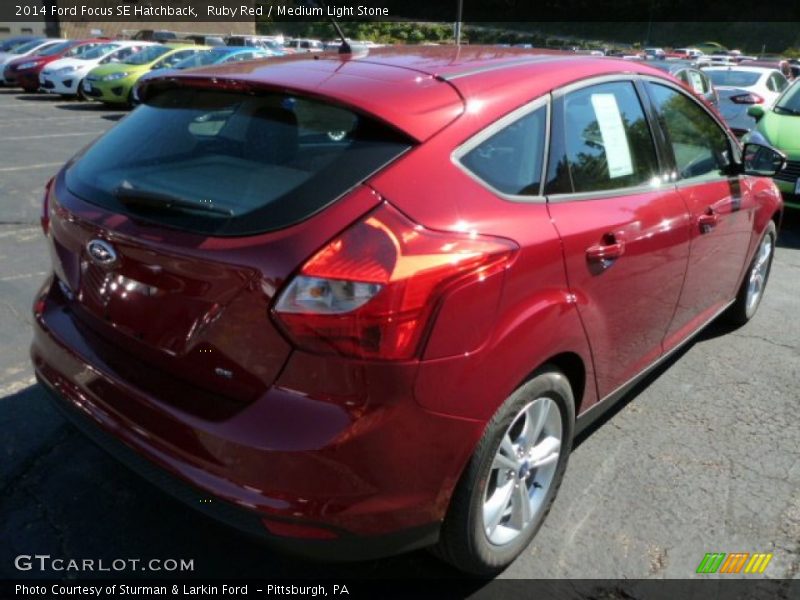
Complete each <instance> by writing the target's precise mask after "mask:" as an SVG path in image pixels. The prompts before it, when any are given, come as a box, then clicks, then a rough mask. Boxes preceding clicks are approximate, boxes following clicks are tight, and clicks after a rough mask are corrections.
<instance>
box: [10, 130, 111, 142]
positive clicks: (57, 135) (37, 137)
mask: <svg viewBox="0 0 800 600" xmlns="http://www.w3.org/2000/svg"><path fill="white" fill-rule="evenodd" d="M105 132H106V131H105V130H104V129H101V130H100V131H78V132H76V133H53V134H50V135H19V136H15V137H6V138H3V140H4V141H6V142H13V141H14V140H43V139H45V138H47V139H49V138H62V137H74V136H77V135H100V134H101V133H105Z"/></svg>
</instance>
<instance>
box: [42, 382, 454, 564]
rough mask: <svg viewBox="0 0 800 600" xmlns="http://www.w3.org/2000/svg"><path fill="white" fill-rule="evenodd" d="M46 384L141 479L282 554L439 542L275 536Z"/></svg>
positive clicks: (398, 548) (412, 535)
mask: <svg viewBox="0 0 800 600" xmlns="http://www.w3.org/2000/svg"><path fill="white" fill-rule="evenodd" d="M40 383H42V384H43V387H44V389H45V390H46V391H47V398H48V399H49V400H50V403H51V404H52V405H53V406H54V407H55V408H56V409H57V410H58V412H59V413H61V414H62V415H63V416H64V417H65V418H66V419H67V420H68V421H69V422H70V423H72V425H74V426H75V427H76V428H77V429H79V430H80V431H81V432H82V433H83V434H84V435H85V436H86V437H88V438H89V439H91V440H92V441H93V442H94V443H95V444H97V445H98V446H99V447H100V448H102V449H103V450H104V451H106V452H108V453H109V454H110V455H111V456H112V457H114V458H115V459H116V460H117V461H119V462H120V463H122V464H124V465H125V466H126V467H128V468H129V469H130V470H132V471H133V472H135V473H136V474H137V475H139V476H140V477H142V478H143V479H146V480H148V481H149V482H150V483H152V484H153V485H155V486H156V487H158V488H159V489H161V490H162V491H164V492H166V493H167V494H169V495H170V496H172V497H173V498H175V499H177V500H179V501H181V502H183V503H184V504H185V505H187V506H189V507H191V508H193V509H195V510H197V511H199V512H201V513H203V514H205V515H206V516H208V517H211V518H212V519H215V520H216V521H219V522H221V523H223V524H225V525H227V526H228V527H231V528H234V529H237V530H238V531H240V532H242V533H244V534H246V535H248V536H251V537H253V538H256V539H259V540H261V541H263V542H265V543H266V544H268V545H270V546H274V547H275V548H278V549H280V550H283V551H286V552H290V553H293V554H301V555H304V556H310V557H314V558H318V559H325V560H338V561H341V560H367V559H371V558H377V557H381V556H388V555H392V554H399V553H402V552H407V551H410V550H414V549H417V548H422V547H425V546H429V545H432V544H435V543H436V541H437V540H438V539H439V523H431V524H429V525H427V526H420V527H414V528H411V529H407V530H403V531H397V532H393V533H391V534H385V535H381V536H369V537H363V536H354V535H350V534H348V533H347V532H340V534H341V537H339V538H337V539H332V540H308V539H306V540H296V539H291V538H287V537H279V536H275V535H271V534H270V533H269V532H268V531H267V529H266V528H265V527H264V524H263V523H262V521H261V519H260V518H259V515H258V514H256V513H254V512H252V511H250V510H247V509H244V508H242V507H240V506H236V505H235V504H232V503H230V502H226V501H223V500H219V499H213V500H212V501H209V495H208V494H207V493H204V492H203V491H202V490H200V489H198V488H195V487H193V486H192V485H190V484H188V483H187V482H185V481H183V480H181V479H179V478H178V477H175V476H174V475H172V474H170V473H169V472H167V471H165V470H164V469H161V468H159V467H158V466H156V465H155V464H154V463H152V462H150V461H149V460H147V459H146V458H144V457H143V456H142V455H141V454H139V453H137V452H135V451H134V450H132V449H131V448H129V447H128V446H126V445H125V444H123V443H122V442H121V441H120V440H119V439H118V438H116V437H114V436H113V435H111V434H109V433H108V432H106V431H105V430H103V429H102V428H100V427H98V425H97V423H95V422H94V421H93V420H92V419H91V418H90V417H88V416H87V415H85V414H83V413H82V412H81V411H80V410H79V409H77V408H76V407H75V405H74V404H73V403H71V402H70V401H68V400H67V399H66V398H65V397H64V396H62V395H61V394H59V393H58V392H56V391H55V390H53V389H52V388H51V387H50V386H49V385H48V384H47V383H46V382H43V381H42V380H41V379H40Z"/></svg>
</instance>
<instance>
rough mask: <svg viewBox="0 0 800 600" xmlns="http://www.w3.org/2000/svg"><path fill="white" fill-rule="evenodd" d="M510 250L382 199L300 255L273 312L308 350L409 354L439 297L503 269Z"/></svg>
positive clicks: (388, 356) (390, 356) (386, 356)
mask: <svg viewBox="0 0 800 600" xmlns="http://www.w3.org/2000/svg"><path fill="white" fill-rule="evenodd" d="M516 249H517V246H516V244H514V243H513V242H511V241H510V240H507V239H503V238H495V237H488V236H483V235H478V234H477V233H460V232H440V231H432V230H429V229H425V228H423V227H422V226H421V225H418V224H416V223H414V222H413V221H411V220H410V219H409V218H408V217H406V216H405V215H403V214H402V213H401V212H399V211H398V210H397V209H395V208H394V207H392V206H391V205H389V204H383V205H381V206H380V207H378V208H377V209H376V210H374V211H373V212H372V213H370V214H369V215H367V216H366V217H364V218H363V219H362V220H360V221H359V222H357V223H356V224H355V225H353V226H352V227H350V228H349V229H348V230H346V231H345V232H344V233H342V234H341V235H340V236H339V237H337V238H335V239H334V240H333V241H332V242H330V243H329V244H327V245H326V246H325V247H324V248H322V249H321V250H319V251H318V252H317V253H316V254H315V255H314V256H313V257H312V258H311V259H310V260H308V262H306V263H305V265H304V266H303V267H302V269H301V270H300V273H299V274H298V275H297V276H296V277H294V278H293V279H292V280H290V282H289V283H288V285H287V286H286V287H285V288H284V290H283V291H282V292H281V294H280V295H279V296H278V299H277V301H276V303H275V306H274V309H273V314H274V316H275V318H276V320H277V321H278V323H279V325H280V326H281V327H282V328H283V330H284V331H285V332H286V334H287V335H288V336H289V337H290V338H291V339H292V341H293V342H294V343H295V345H297V346H298V347H299V348H302V349H304V350H308V351H310V352H317V353H336V354H342V355H345V356H353V357H357V358H368V359H379V360H380V359H382V360H403V359H409V358H412V357H413V356H415V355H416V354H417V352H418V350H419V348H420V345H421V342H422V341H423V338H424V337H425V333H426V331H427V328H428V325H429V323H430V321H431V320H432V319H431V317H432V316H433V314H434V312H435V311H436V307H437V305H438V303H439V301H440V300H441V298H442V297H443V296H444V295H445V294H447V292H448V291H449V290H452V289H454V288H455V287H458V286H461V285H464V284H467V283H469V282H470V281H476V282H477V281H481V280H483V279H485V278H486V277H488V276H489V275H492V274H493V273H496V272H498V271H500V270H502V269H504V268H505V267H506V266H508V265H509V264H510V261H511V258H512V257H513V256H514V254H515V252H516Z"/></svg>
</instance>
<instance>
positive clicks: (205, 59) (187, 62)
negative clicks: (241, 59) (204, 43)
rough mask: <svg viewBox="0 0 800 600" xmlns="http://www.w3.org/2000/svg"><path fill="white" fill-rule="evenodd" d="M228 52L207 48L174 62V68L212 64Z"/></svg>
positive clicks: (228, 52)
mask: <svg viewBox="0 0 800 600" xmlns="http://www.w3.org/2000/svg"><path fill="white" fill-rule="evenodd" d="M229 54H230V51H229V50H207V51H205V52H198V53H197V54H192V56H190V57H188V58H184V59H183V60H181V61H179V62H177V63H175V67H174V68H176V69H191V68H194V67H203V66H205V65H213V64H214V63H216V62H218V61H220V60H222V59H223V58H225V57H226V56H228V55H229Z"/></svg>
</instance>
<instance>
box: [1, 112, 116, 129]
mask: <svg viewBox="0 0 800 600" xmlns="http://www.w3.org/2000/svg"><path fill="white" fill-rule="evenodd" d="M103 114H104V115H105V114H114V113H112V112H109V113H103ZM97 117H98V115H74V116H70V115H65V116H63V117H20V118H18V119H16V118H14V117H9V118H2V119H0V123H2V124H3V127H7V126H9V125H14V124H16V123H19V122H20V121H89V120H92V121H96V120H97Z"/></svg>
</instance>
